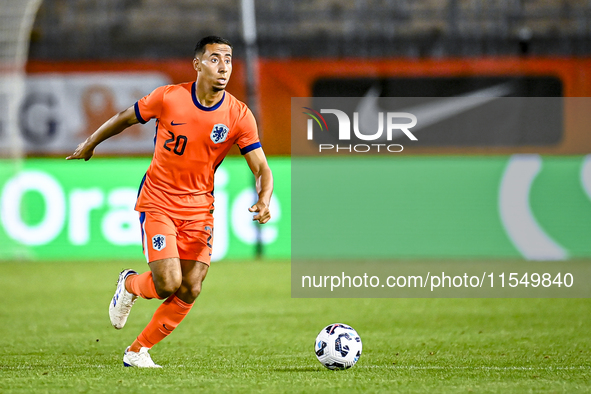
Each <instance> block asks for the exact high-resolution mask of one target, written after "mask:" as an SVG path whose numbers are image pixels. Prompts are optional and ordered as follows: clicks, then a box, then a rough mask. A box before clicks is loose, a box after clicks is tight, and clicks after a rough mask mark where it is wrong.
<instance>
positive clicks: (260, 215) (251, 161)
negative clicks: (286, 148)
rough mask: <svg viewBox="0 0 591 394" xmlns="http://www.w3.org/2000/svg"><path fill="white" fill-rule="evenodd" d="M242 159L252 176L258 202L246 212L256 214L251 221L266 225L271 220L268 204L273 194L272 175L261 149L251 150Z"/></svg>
mask: <svg viewBox="0 0 591 394" xmlns="http://www.w3.org/2000/svg"><path fill="white" fill-rule="evenodd" d="M244 158H245V159H246V162H247V163H248V166H249V167H250V170H251V171H252V173H253V175H254V179H255V182H256V189H257V193H258V195H259V200H258V201H257V202H256V204H254V205H253V206H252V207H250V208H248V210H249V211H250V212H257V214H256V215H254V217H253V218H252V220H257V221H258V222H259V223H261V224H263V223H267V222H268V221H269V220H270V219H271V212H270V211H269V203H270V202H271V195H272V194H273V174H272V173H271V169H270V168H269V164H268V163H267V158H266V157H265V153H264V152H263V149H262V148H257V149H254V150H251V151H250V152H248V153H247V154H245V155H244Z"/></svg>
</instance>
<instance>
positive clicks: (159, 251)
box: [140, 208, 213, 265]
mask: <svg viewBox="0 0 591 394" xmlns="http://www.w3.org/2000/svg"><path fill="white" fill-rule="evenodd" d="M140 224H141V227H142V247H143V250H144V255H145V256H146V260H147V261H148V263H150V262H152V261H155V260H161V259H167V258H171V257H178V258H180V259H181V260H195V261H200V262H202V263H205V264H207V265H209V264H210V261H211V248H212V245H213V212H212V211H210V210H209V208H207V209H204V210H203V214H202V215H201V217H200V218H199V219H195V220H182V219H174V218H171V217H169V216H168V215H165V214H163V213H160V212H140Z"/></svg>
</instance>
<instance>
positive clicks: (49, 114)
mask: <svg viewBox="0 0 591 394" xmlns="http://www.w3.org/2000/svg"><path fill="white" fill-rule="evenodd" d="M27 70H28V73H29V77H30V83H29V93H28V94H29V104H31V103H33V104H35V107H33V106H31V105H29V106H28V107H24V108H23V109H22V110H21V125H23V124H26V123H27V122H30V123H31V122H32V123H35V124H37V125H38V126H36V127H37V130H36V131H34V132H33V133H32V134H35V135H39V134H41V135H42V137H41V138H38V142H35V141H30V140H27V141H25V145H26V146H27V148H28V151H29V152H30V153H33V154H47V153H49V154H64V153H67V152H69V151H70V150H71V146H70V145H68V143H67V142H68V141H69V142H70V144H73V143H74V141H75V140H79V139H81V138H82V137H84V136H85V135H87V134H88V133H90V132H92V130H94V127H95V126H98V125H99V124H100V123H99V122H101V121H103V120H104V119H105V117H107V112H109V110H115V109H121V108H125V107H126V106H128V105H131V104H133V103H134V102H135V101H136V100H137V99H139V98H140V97H141V96H142V95H144V94H146V93H148V92H149V91H150V90H151V88H153V85H155V84H159V83H178V82H184V81H189V80H192V79H194V77H195V75H194V70H193V69H192V67H191V64H190V62H189V61H188V60H186V59H183V60H164V61H143V60H142V61H128V62H120V61H92V62H40V61H33V62H30V63H29V64H28V66H27ZM590 70H591V59H581V58H533V57H527V58H519V57H515V58H481V59H473V58H466V59H442V60H430V59H426V60H405V59H382V60H376V59H299V60H298V59H296V60H293V59H291V60H277V59H261V61H260V67H259V75H260V77H259V81H260V87H259V95H260V113H259V115H258V119H259V126H260V128H261V131H262V133H263V144H264V147H265V151H266V152H267V154H268V155H289V154H290V153H291V146H290V131H291V130H290V116H291V114H290V105H291V98H292V97H313V93H314V86H315V83H316V82H317V81H319V80H321V79H326V78H330V79H331V80H333V81H334V83H337V84H338V83H339V81H342V82H347V81H351V80H358V79H360V78H363V79H366V80H375V81H379V80H384V79H388V78H406V79H413V78H425V77H428V78H442V79H445V78H452V77H455V78H458V77H459V78H466V79H470V78H472V79H473V80H477V79H478V78H487V77H510V78H520V77H550V78H556V79H557V80H558V81H559V84H560V95H561V96H563V97H591V71H590ZM126 77H127V79H133V78H135V80H136V81H137V82H136V83H135V84H134V83H132V82H128V83H127V85H124V84H122V81H124V80H125V78H126ZM33 80H37V84H36V85H35V83H34V81H33ZM228 90H229V91H230V92H232V93H233V94H234V95H236V96H237V97H238V98H239V99H241V100H246V87H245V81H244V68H243V64H242V63H241V62H240V61H236V62H235V67H234V72H233V77H232V80H231V82H230V85H229V87H228ZM542 93H543V92H542ZM31 95H33V96H34V99H31ZM341 95H343V96H348V95H350V94H348V92H346V91H345V92H341ZM577 102H578V103H579V104H580V103H582V101H577ZM84 103H92V105H90V106H87V107H84ZM40 106H42V107H44V109H43V110H42V111H40V110H39V107H40ZM31 108H33V109H35V108H36V110H37V111H38V114H37V115H36V114H35V113H34V112H31V111H27V109H29V110H30V109H31ZM64 108H67V111H66V110H65V109H64ZM586 108H588V107H587V106H586V105H582V106H570V107H568V108H566V111H565V132H564V137H563V138H562V139H561V140H560V141H559V142H558V143H556V144H554V145H551V146H545V147H541V148H540V147H536V146H529V147H528V146H520V147H517V148H516V147H504V146H496V147H490V146H487V147H433V148H421V149H418V150H416V151H415V152H414V153H417V154H514V153H544V154H560V155H563V154H585V153H587V152H590V151H591V139H589V138H587V133H586V125H588V124H589V121H591V113H589V111H587V110H586ZM72 114H74V115H75V117H76V119H78V121H77V123H75V124H74V123H73V121H72V120H71V119H69V120H68V119H67V118H68V117H71V116H72ZM36 116H37V117H36ZM39 120H40V122H39ZM39 124H40V125H41V126H39ZM52 124H53V125H54V126H53V129H52V126H51V125H52ZM65 126H68V127H65ZM134 128H135V129H133V130H135V132H134V133H135V134H134V133H131V134H130V133H127V136H118V137H116V139H114V140H113V141H114V142H113V145H118V146H120V147H121V146H122V147H123V148H126V147H128V148H129V149H132V151H131V153H136V154H142V152H143V154H149V150H150V144H149V141H150V140H151V136H152V134H153V126H149V125H148V126H144V128H143V129H141V131H140V126H134ZM51 130H53V134H51V135H49V134H50V133H51V132H52V131H51ZM72 137H75V138H74V139H72ZM33 138H35V137H33ZM126 138H127V142H125V139H126ZM142 141H143V145H142V143H141V142H142ZM1 143H2V137H1V136H0V144H1ZM122 144H123V145H122ZM138 144H139V145H141V146H143V148H141V149H140V150H139V151H138V149H137V146H138ZM48 147H51V149H50V148H48ZM134 147H135V148H134ZM123 148H122V149H123ZM52 149H53V150H52ZM60 149H61V150H60ZM129 149H128V150H127V153H130V151H129ZM133 149H135V151H134V150H133ZM48 150H49V151H48ZM104 153H106V154H110V153H112V154H115V155H116V154H119V153H121V152H117V151H110V149H106V150H105V151H104ZM232 153H233V154H238V151H237V150H233V151H232Z"/></svg>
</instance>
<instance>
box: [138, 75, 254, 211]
mask: <svg viewBox="0 0 591 394" xmlns="http://www.w3.org/2000/svg"><path fill="white" fill-rule="evenodd" d="M135 115H136V117H137V119H138V120H139V121H140V123H146V122H147V121H148V120H150V119H153V118H155V119H156V135H155V137H154V157H153V159H152V163H151V164H150V167H149V168H148V171H147V172H146V176H145V177H144V180H143V181H142V184H141V186H140V191H139V193H138V200H137V203H136V206H135V210H136V211H139V212H151V211H156V212H162V213H165V214H167V215H169V216H170V217H173V218H178V219H186V220H192V219H197V218H198V217H199V215H200V214H201V213H202V211H203V207H211V208H210V209H213V206H212V205H213V201H214V197H213V177H214V173H215V170H216V169H217V167H218V166H219V165H220V164H221V163H222V160H223V159H224V157H225V156H226V155H227V154H228V151H229V150H230V148H231V147H232V145H234V144H238V147H239V148H240V152H241V153H242V154H243V155H244V154H246V153H248V152H250V151H251V150H253V149H257V148H260V147H261V144H260V142H259V138H258V133H257V125H256V121H255V119H254V116H253V115H252V112H251V111H250V110H249V109H248V107H247V106H246V104H244V103H242V102H241V101H239V100H238V99H236V98H235V97H234V96H232V95H231V94H230V93H228V92H224V96H223V97H222V99H221V100H220V102H218V103H217V104H216V105H214V106H213V107H204V106H202V105H201V104H200V103H199V101H198V100H197V96H196V94H195V82H187V83H183V84H179V85H167V86H161V87H159V88H157V89H156V90H154V91H153V92H152V93H150V94H149V95H147V96H146V97H144V98H142V99H140V100H139V101H138V102H137V103H135ZM199 208H201V209H199Z"/></svg>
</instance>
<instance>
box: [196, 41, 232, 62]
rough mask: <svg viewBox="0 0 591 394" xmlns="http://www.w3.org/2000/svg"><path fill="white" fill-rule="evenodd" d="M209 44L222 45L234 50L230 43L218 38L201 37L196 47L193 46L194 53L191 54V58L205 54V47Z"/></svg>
mask: <svg viewBox="0 0 591 394" xmlns="http://www.w3.org/2000/svg"><path fill="white" fill-rule="evenodd" d="M209 44H224V45H227V46H229V47H230V48H232V49H234V46H232V43H231V42H230V41H229V40H227V39H225V38H222V37H218V36H207V37H203V38H202V39H201V40H199V42H198V43H197V45H195V51H194V52H193V57H195V58H196V57H197V56H199V55H202V54H203V52H205V46H206V45H209Z"/></svg>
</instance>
